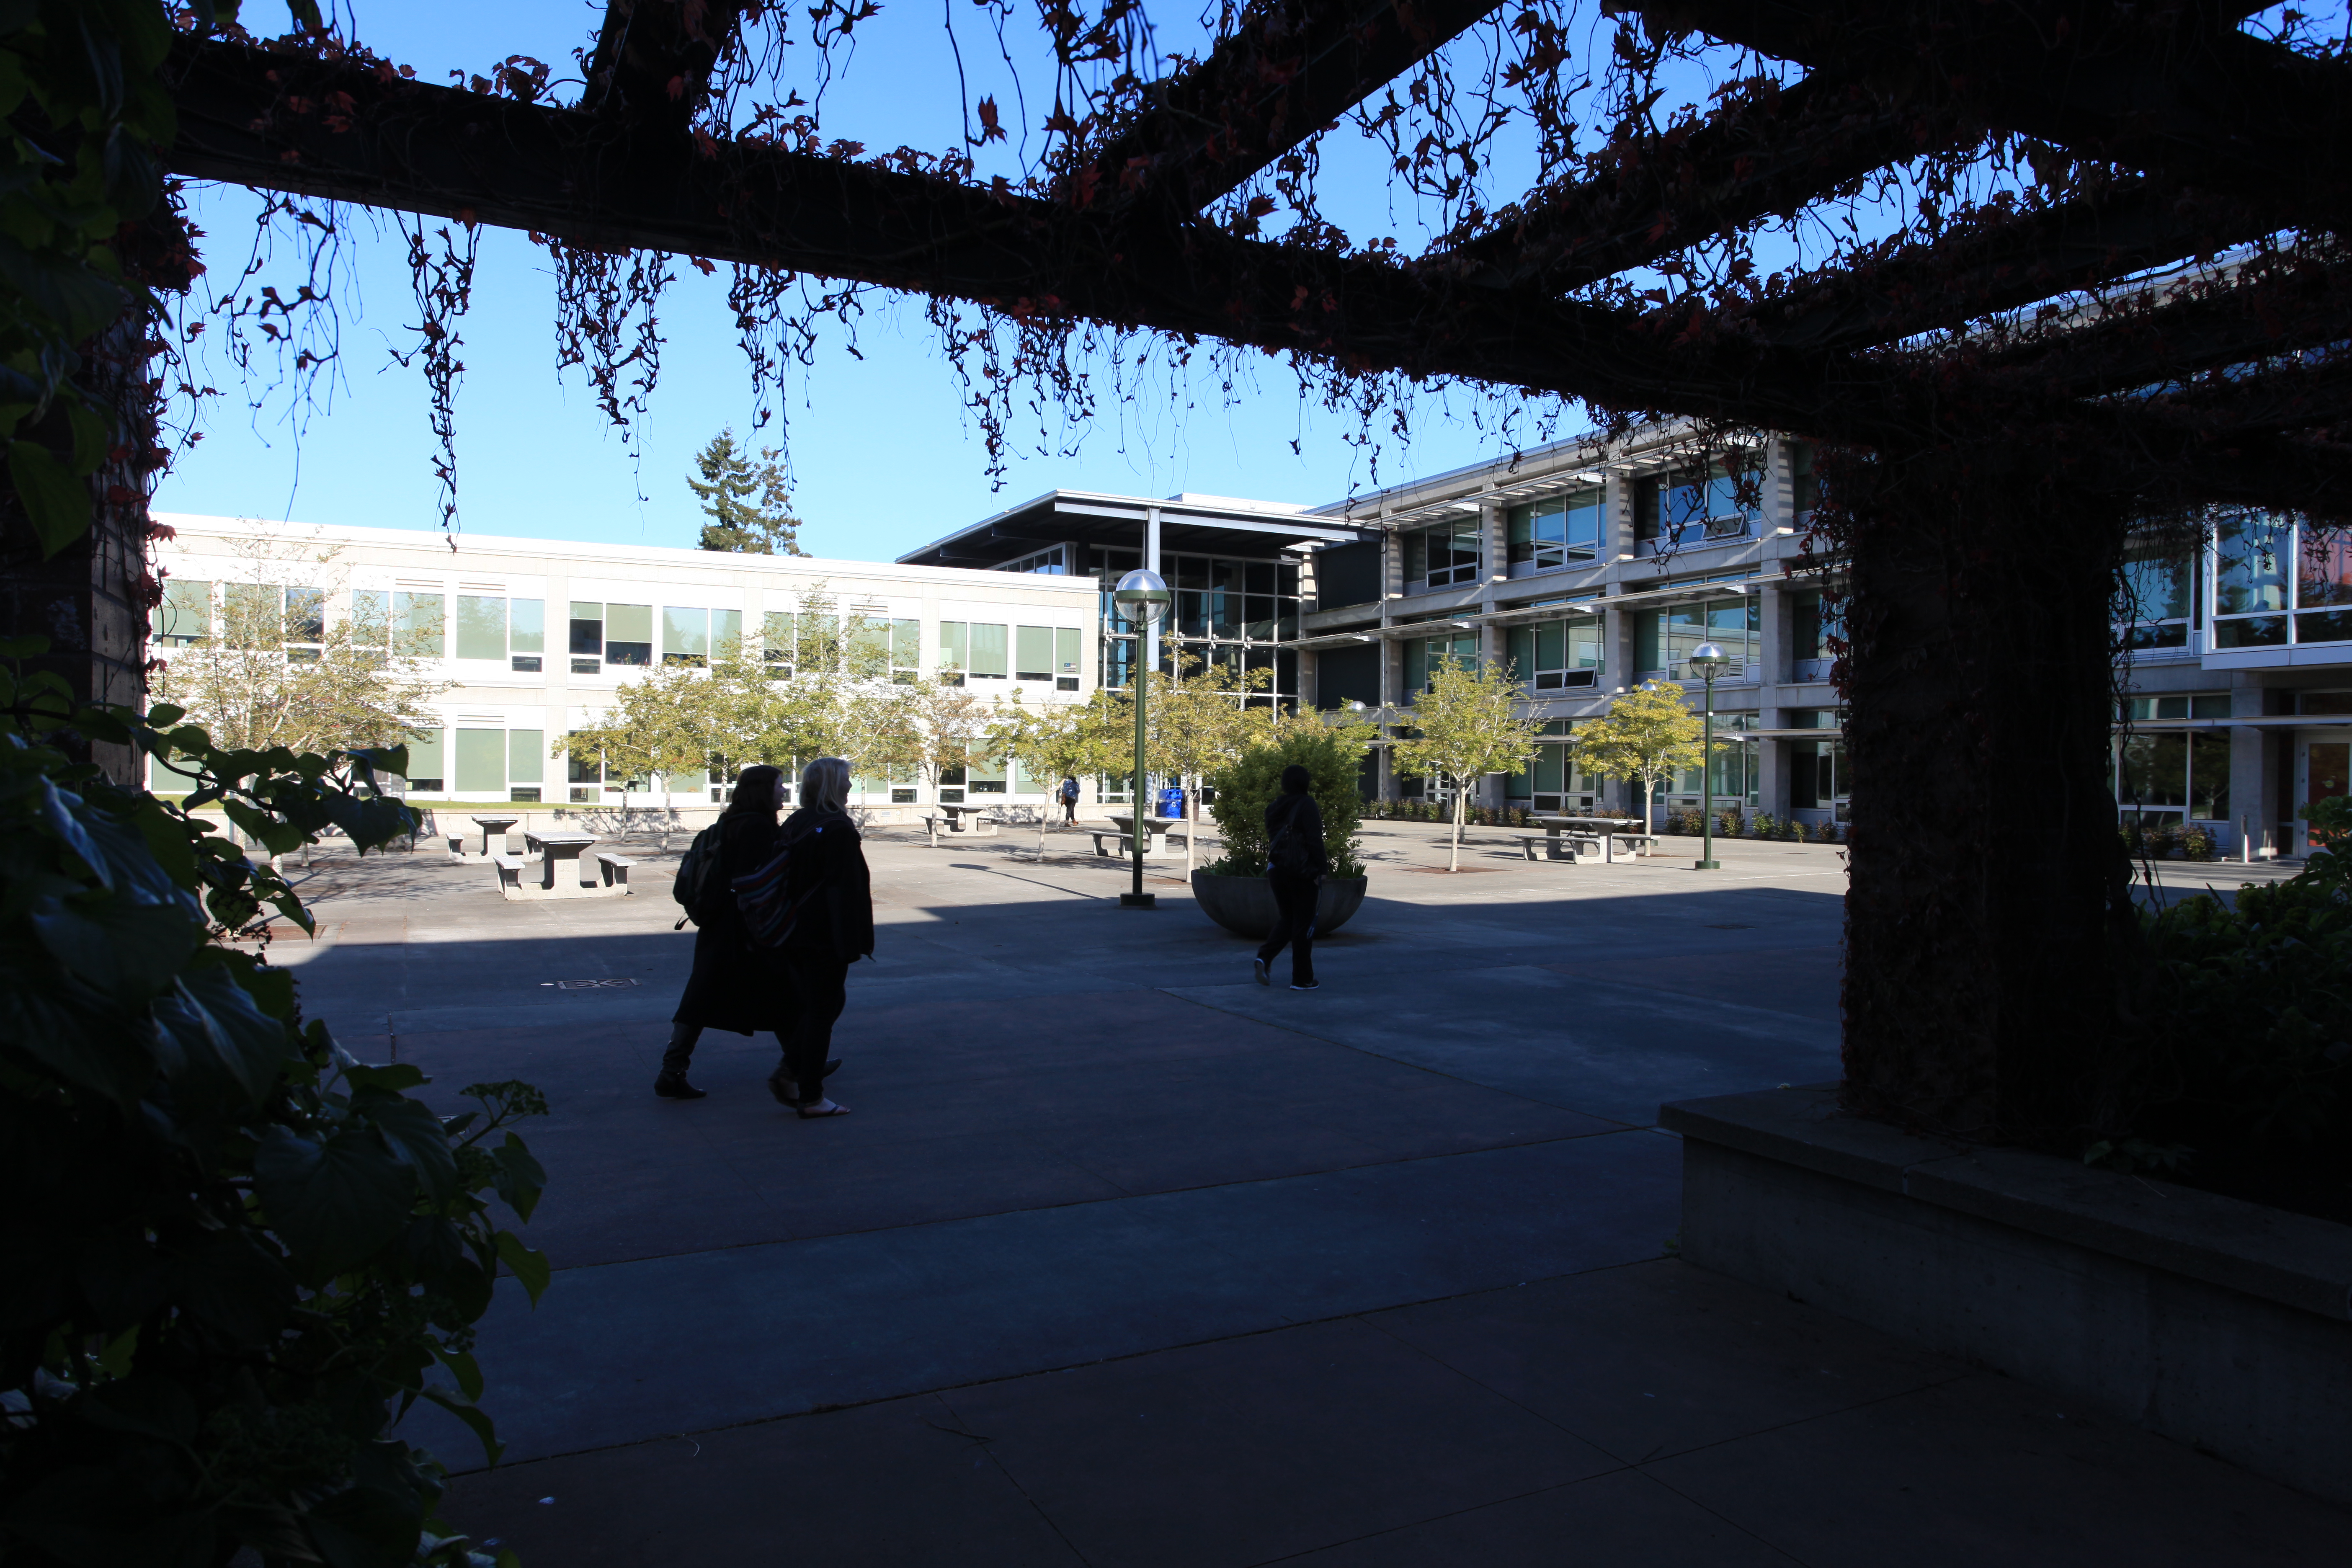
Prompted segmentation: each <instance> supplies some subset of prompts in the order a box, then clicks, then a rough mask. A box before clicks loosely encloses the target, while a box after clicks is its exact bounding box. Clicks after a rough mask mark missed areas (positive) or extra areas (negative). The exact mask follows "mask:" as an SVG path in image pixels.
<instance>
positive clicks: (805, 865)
mask: <svg viewBox="0 0 2352 1568" xmlns="http://www.w3.org/2000/svg"><path fill="white" fill-rule="evenodd" d="M848 799H849V764H848V763H845V762H844V761H842V760H841V759H840V758H839V757H819V758H818V759H817V760H816V761H814V762H813V763H810V764H809V765H808V766H807V767H805V768H803V769H802V770H801V807H800V809H799V810H798V811H795V812H793V814H792V816H789V817H787V818H785V820H784V826H783V827H782V831H781V832H780V833H779V834H778V835H777V847H779V848H781V849H786V850H790V851H791V852H792V858H791V859H790V860H789V861H787V862H786V863H785V872H784V896H785V899H786V901H787V902H788V904H789V905H790V906H791V907H792V909H793V911H794V912H793V923H792V929H791V931H788V932H787V933H786V934H785V937H784V941H783V946H782V959H783V965H784V969H785V973H787V974H788V975H789V977H790V979H791V982H792V1025H791V1029H792V1032H791V1034H790V1036H789V1037H786V1038H785V1039H784V1042H783V1046H784V1059H783V1061H782V1063H781V1064H780V1065H779V1066H778V1067H777V1068H776V1070H775V1071H774V1072H773V1073H772V1074H771V1075H770V1076H769V1079H768V1088H769V1089H770V1090H771V1091H772V1092H773V1093H774V1095H775V1097H776V1099H777V1100H780V1101H781V1102H782V1103H783V1104H785V1105H789V1106H791V1107H792V1108H793V1110H796V1111H798V1112H799V1113H800V1115H801V1118H802V1120H803V1121H807V1120H810V1119H812V1118H815V1117H820V1116H846V1115H848V1114H849V1107H847V1106H845V1105H840V1104H836V1103H835V1101H833V1100H828V1099H826V1098H825V1093H824V1077H825V1074H826V1073H828V1072H830V1071H832V1070H833V1064H832V1063H831V1062H828V1061H827V1060H826V1058H825V1052H826V1050H827V1049H828V1048H829V1047H831V1046H832V1043H833V1026H834V1023H835V1020H836V1019H838V1018H839V1017H840V1016H841V1010H842V1008H843V1007H844V1006H845V1005H847V1003H848V999H849V994H848V979H849V966H850V965H851V964H853V963H856V962H857V961H858V960H859V959H861V958H872V957H873V956H874V895H873V882H872V878H871V877H870V875H869V874H868V872H867V871H866V851H865V849H864V848H863V847H861V845H860V842H859V838H858V834H857V825H856V823H854V822H852V821H851V820H850V819H849V814H848V811H847V810H846V809H845V807H846V804H847V802H848Z"/></svg>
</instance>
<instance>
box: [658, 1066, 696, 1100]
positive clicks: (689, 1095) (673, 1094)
mask: <svg viewBox="0 0 2352 1568" xmlns="http://www.w3.org/2000/svg"><path fill="white" fill-rule="evenodd" d="M654 1092H655V1093H656V1094H658V1095H660V1096H661V1097H662V1098H663V1099H664V1100H701V1099H704V1098H705V1097H706V1092H707V1091H705V1090H703V1089H697V1088H695V1087H694V1085H692V1084H690V1083H688V1082H687V1081H686V1074H685V1073H684V1072H682V1071H679V1072H673V1071H671V1070H670V1069H669V1068H663V1069H662V1074H661V1076H660V1077H659V1078H657V1079H654Z"/></svg>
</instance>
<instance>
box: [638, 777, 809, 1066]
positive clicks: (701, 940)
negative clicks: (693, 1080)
mask: <svg viewBox="0 0 2352 1568" xmlns="http://www.w3.org/2000/svg"><path fill="white" fill-rule="evenodd" d="M783 783H784V773H783V770H782V768H772V767H769V766H768V765H767V764H765V763H761V764H759V765H757V766H754V767H748V768H745V769H744V770H743V772H742V774H741V776H740V777H739V778H737V779H736V781H735V794H734V795H733V797H732V798H731V799H730V800H729V801H728V803H727V809H726V811H725V812H724V813H722V814H721V815H720V816H719V821H718V824H717V828H718V836H719V847H718V854H717V858H715V859H713V860H712V861H711V862H710V865H709V870H708V871H706V872H705V873H704V875H703V878H702V885H701V889H700V890H699V893H698V896H697V898H696V900H695V902H694V903H693V904H692V905H690V906H689V907H688V910H687V913H688V915H690V916H692V917H693V920H694V924H695V931H694V973H693V974H692V975H690V976H689V977H688V980H687V983H686V994H685V995H684V996H683V997H681V998H679V1000H678V1004H677V1012H676V1013H674V1014H672V1015H671V1016H670V1028H669V1048H668V1049H667V1050H666V1051H664V1052H663V1053H662V1065H661V1076H660V1077H659V1078H656V1079H654V1092H655V1093H656V1094H658V1095H661V1096H663V1097H665V1098H667V1099H670V1100H700V1099H701V1098H703V1091H702V1090H700V1089H697V1088H695V1087H694V1086H693V1085H692V1084H690V1083H688V1082H687V1081H686V1069H687V1064H688V1061H689V1060H690V1059H691V1058H693V1055H694V1044H695V1042H696V1041H697V1040H698V1039H700V1038H701V1037H702V1031H703V1030H705V1029H725V1030H727V1031H728V1032H729V1033H730V1034H737V1035H748V1034H751V1032H752V1031H753V1030H755V1029H772V1030H774V1031H775V1033H776V1037H777V1039H778V1040H779V1041H780V1042H781V1041H782V1040H783V1039H784V1038H785V1037H787V1036H788V1035H789V1033H790V1031H791V1029H792V1026H793V1025H792V1018H793V1009H792V1000H791V996H790V994H789V991H788V987H789V985H790V981H789V980H788V979H787V978H786V976H785V972H784V966H783V963H782V961H781V959H779V958H778V957H777V956H776V955H774V954H772V953H765V952H760V951H759V950H757V949H755V948H753V947H752V946H751V939H750V935H749V933H748V932H747V931H746V930H745V927H744V924H743V916H742V914H741V912H740V911H739V910H737V909H736V907H735V895H734V893H733V892H732V891H731V890H730V888H729V886H728V884H729V882H730V879H733V878H736V877H742V876H748V875H750V874H751V872H753V871H756V870H758V869H759V868H761V867H762V866H764V865H766V864H767V863H768V862H769V861H770V860H772V859H773V858H775V854H776V841H777V837H778V836H779V833H780V831H781V830H780V829H779V828H778V826H777V825H776V816H777V814H778V813H779V812H781V811H782V809H783Z"/></svg>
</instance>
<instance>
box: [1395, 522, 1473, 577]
mask: <svg viewBox="0 0 2352 1568" xmlns="http://www.w3.org/2000/svg"><path fill="white" fill-rule="evenodd" d="M1485 554H1486V538H1485V529H1484V528H1483V527H1482V526H1481V524H1480V521H1479V520H1478V519H1477V518H1476V517H1472V518H1470V519H1468V520H1467V521H1462V522H1449V523H1443V524H1440V525H1439V526H1438V527H1436V528H1422V529H1415V530H1413V531H1412V532H1410V533H1407V534H1406V535H1405V536H1404V577H1405V585H1406V591H1407V592H1408V593H1409V592H1411V591H1412V586H1413V584H1422V585H1423V587H1425V588H1450V587H1454V586H1455V585H1457V584H1463V583H1475V582H1476V581H1477V580H1478V569H1479V565H1480V563H1481V562H1482V560H1483V559H1484V557H1485Z"/></svg>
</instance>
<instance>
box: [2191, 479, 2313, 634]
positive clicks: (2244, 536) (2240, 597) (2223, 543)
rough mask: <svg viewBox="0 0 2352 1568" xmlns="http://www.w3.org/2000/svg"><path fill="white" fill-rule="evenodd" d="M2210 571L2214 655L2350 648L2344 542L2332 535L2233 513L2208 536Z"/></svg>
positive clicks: (2284, 521) (2282, 520)
mask: <svg viewBox="0 0 2352 1568" xmlns="http://www.w3.org/2000/svg"><path fill="white" fill-rule="evenodd" d="M2212 563H2213V566H2212V572H2213V605H2212V608H2213V646H2214V647H2217V648H2233V647H2284V646H2286V645H2287V644H2288V643H2289V642H2290V641H2292V642H2294V643H2298V644H2301V643H2339V642H2352V539H2347V538H2346V537H2345V536H2344V535H2343V534H2342V533H2341V532H2340V531H2336V530H2332V529H2325V528H2312V527H2309V526H2307V525H2304V524H2298V523H2294V522H2291V521H2287V520H2285V519H2283V518H2275V517H2270V516H2266V515H2263V514H2261V513H2255V512H2240V513H2233V514H2231V515H2229V516H2226V517H2224V518H2223V519H2222V520H2221V521H2220V522H2219V523H2217V524H2216V526H2215V528H2214V531H2213V552H2212ZM2192 592H2193V584H2192Z"/></svg>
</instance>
